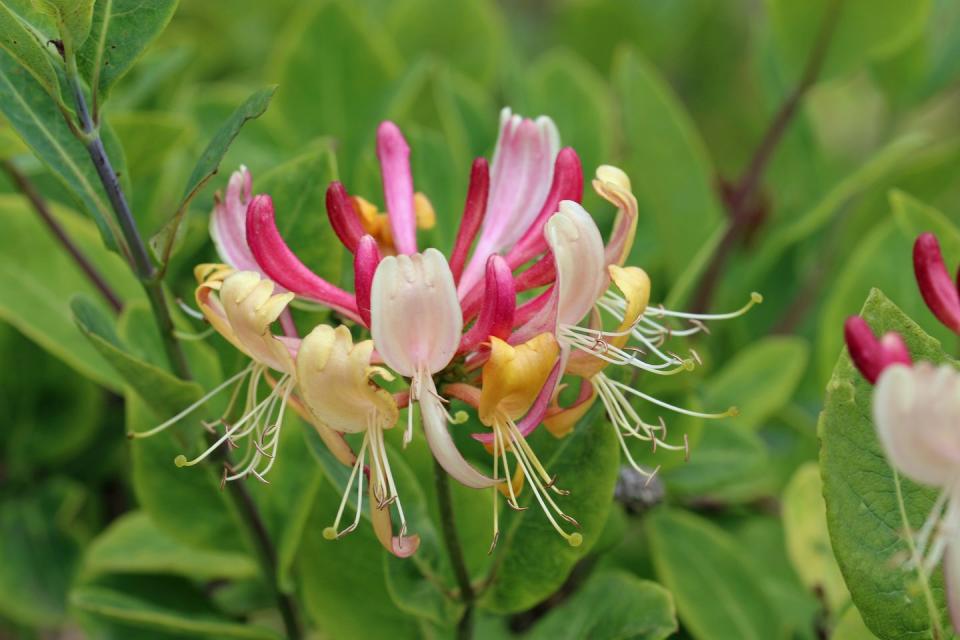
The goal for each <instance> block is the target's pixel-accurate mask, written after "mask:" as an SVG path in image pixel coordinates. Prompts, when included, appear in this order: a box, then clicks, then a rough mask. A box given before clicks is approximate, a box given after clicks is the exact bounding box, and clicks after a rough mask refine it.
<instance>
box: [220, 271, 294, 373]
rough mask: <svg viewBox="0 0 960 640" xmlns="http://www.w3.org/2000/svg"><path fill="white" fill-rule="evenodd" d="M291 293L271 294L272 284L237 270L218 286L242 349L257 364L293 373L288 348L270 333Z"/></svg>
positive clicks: (291, 298) (222, 301) (225, 309)
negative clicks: (271, 326)
mask: <svg viewBox="0 0 960 640" xmlns="http://www.w3.org/2000/svg"><path fill="white" fill-rule="evenodd" d="M293 297H294V295H293V294H292V293H289V292H288V293H282V294H278V295H273V282H271V281H270V280H266V279H263V278H261V277H260V274H259V273H256V272H253V271H237V272H234V273H233V274H231V275H229V276H227V277H226V278H225V279H224V281H223V284H222V285H221V287H220V304H221V305H222V306H223V310H224V313H225V314H226V317H227V320H228V321H229V322H230V327H231V328H232V329H233V332H234V334H235V335H236V339H237V341H238V342H239V343H240V344H241V345H243V348H244V350H245V351H246V352H247V353H248V354H249V355H250V357H251V358H253V359H254V360H255V361H257V362H259V363H260V364H264V365H266V366H268V367H270V368H271V369H274V370H276V371H281V372H283V373H289V374H292V373H293V369H294V367H293V358H291V356H290V352H289V350H288V349H287V347H286V346H285V345H284V344H283V343H282V342H281V341H279V340H277V339H276V337H275V336H274V335H273V334H272V333H271V332H270V325H271V324H272V323H273V322H274V321H275V320H276V319H277V318H278V317H279V316H280V313H281V312H283V310H284V309H285V308H286V306H287V305H288V304H289V303H290V301H291V300H293Z"/></svg>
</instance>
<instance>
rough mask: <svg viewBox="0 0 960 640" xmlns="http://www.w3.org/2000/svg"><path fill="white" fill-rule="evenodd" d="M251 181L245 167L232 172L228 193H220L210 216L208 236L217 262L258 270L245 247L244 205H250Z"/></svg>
mask: <svg viewBox="0 0 960 640" xmlns="http://www.w3.org/2000/svg"><path fill="white" fill-rule="evenodd" d="M250 195H251V178H250V172H249V171H247V168H246V167H244V166H241V167H240V169H239V171H234V172H233V175H231V176H230V181H229V182H228V183H227V192H226V194H225V195H224V196H223V198H222V199H221V198H220V197H219V194H218V195H217V198H216V203H215V204H214V207H213V214H212V215H211V216H210V237H211V238H212V239H213V244H214V246H215V247H216V248H217V254H219V256H220V259H221V260H223V261H224V262H226V263H227V264H229V265H230V266H231V267H233V268H234V269H238V270H242V271H259V270H260V267H259V266H258V265H257V261H256V260H255V259H254V257H253V253H252V252H251V251H250V247H249V246H248V245H247V205H248V204H249V203H250Z"/></svg>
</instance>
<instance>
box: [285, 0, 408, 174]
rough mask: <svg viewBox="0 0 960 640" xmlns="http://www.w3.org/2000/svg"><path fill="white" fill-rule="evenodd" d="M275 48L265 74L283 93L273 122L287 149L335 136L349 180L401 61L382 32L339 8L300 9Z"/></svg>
mask: <svg viewBox="0 0 960 640" xmlns="http://www.w3.org/2000/svg"><path fill="white" fill-rule="evenodd" d="M279 42H281V43H282V46H280V47H278V48H277V56H276V58H275V59H274V61H273V65H272V67H273V71H272V72H271V73H270V74H269V75H270V77H271V78H277V79H278V81H279V84H280V87H281V89H280V93H279V94H278V95H277V108H276V110H275V111H274V113H272V114H271V118H270V122H271V123H272V124H274V125H275V127H276V129H277V130H278V131H280V132H281V134H282V135H284V136H285V138H286V140H287V141H288V142H289V144H290V145H291V146H299V145H300V144H302V141H303V140H312V139H314V138H317V137H320V136H323V135H329V136H333V137H335V138H336V139H337V140H338V146H337V149H338V151H337V155H338V157H339V159H340V164H341V167H342V169H343V171H344V172H345V176H344V177H345V178H346V179H347V180H348V181H349V180H350V178H352V177H353V176H352V175H351V172H352V171H353V170H354V168H355V167H356V164H357V161H358V159H359V157H360V154H361V150H362V148H363V147H364V143H365V142H367V141H371V142H372V141H373V139H374V136H375V134H376V127H377V122H378V120H379V119H380V118H381V117H382V115H383V110H384V109H385V107H386V105H387V101H388V99H389V96H390V90H391V85H392V82H393V80H395V79H396V78H397V77H398V76H399V74H400V69H401V61H400V57H399V54H398V53H397V52H396V50H395V49H394V47H393V43H392V42H391V40H390V37H389V35H388V34H387V33H385V32H384V31H382V30H379V29H377V28H375V27H374V26H373V25H372V24H370V23H369V22H367V21H366V19H365V15H364V12H361V11H356V9H355V7H354V5H353V4H352V3H349V4H348V3H345V2H342V1H332V2H324V3H322V4H321V5H320V6H307V5H304V6H303V8H302V9H300V10H298V11H296V12H295V14H294V15H293V16H291V19H290V22H289V28H288V30H287V31H286V32H285V33H284V34H283V36H282V37H281V38H280V39H279ZM318 78H322V79H323V80H322V81H321V82H318V81H317V79H318Z"/></svg>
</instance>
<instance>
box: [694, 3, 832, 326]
mask: <svg viewBox="0 0 960 640" xmlns="http://www.w3.org/2000/svg"><path fill="white" fill-rule="evenodd" d="M842 6H843V0H833V1H832V2H831V3H830V4H829V5H827V7H826V9H825V12H824V15H823V19H822V21H821V22H820V30H819V32H818V33H817V39H816V41H815V42H814V44H813V47H812V48H811V50H810V56H809V57H808V58H807V62H806V65H805V66H804V69H803V74H802V75H801V76H800V80H799V82H798V83H797V86H796V87H794V89H793V91H791V92H790V93H789V94H788V95H787V98H786V99H785V100H784V102H783V104H782V105H780V109H779V110H778V111H777V113H776V115H775V116H774V118H773V121H772V122H771V123H770V126H769V127H768V128H767V131H766V133H765V134H764V136H763V139H762V140H761V141H760V145H759V146H758V147H757V149H756V150H755V151H754V153H753V157H752V159H751V160H750V164H749V165H748V166H747V169H746V171H745V172H744V174H743V177H741V178H740V180H739V181H738V182H737V185H736V187H735V188H734V189H733V192H732V194H731V195H730V197H729V199H728V200H727V209H728V210H729V213H730V226H729V227H727V231H726V233H725V234H724V236H723V238H722V239H721V240H720V242H719V244H718V245H717V248H716V250H715V251H714V253H713V256H712V257H711V259H710V262H709V263H708V264H707V267H706V269H705V270H704V272H703V276H702V277H701V279H700V284H699V286H698V287H697V291H696V294H695V295H694V299H693V304H692V307H693V309H694V311H697V312H704V311H706V310H707V309H708V307H709V306H710V302H711V300H712V299H713V294H714V292H715V290H716V288H717V285H718V284H719V283H720V279H721V276H722V275H723V271H724V269H725V267H726V263H727V260H728V258H729V257H730V254H731V253H732V252H733V250H734V248H735V247H736V246H737V244H738V243H739V241H740V239H741V238H742V237H743V235H744V234H745V233H746V231H747V230H748V229H749V228H750V225H751V223H752V222H753V219H754V217H755V216H756V215H757V212H756V211H754V210H753V209H752V208H751V206H750V205H751V203H752V202H753V200H754V195H755V194H756V191H757V188H758V187H759V186H760V180H761V178H762V177H763V174H764V172H765V171H766V169H767V167H768V166H769V164H770V161H771V160H772V159H773V154H774V151H776V149H777V145H779V143H780V141H781V140H782V139H783V135H784V134H785V133H786V131H787V128H788V127H789V125H790V122H791V121H792V120H793V117H794V116H795V115H796V113H797V109H799V107H800V103H801V101H802V100H803V97H804V96H805V95H806V94H807V91H809V90H810V87H812V86H813V84H814V83H815V82H816V80H817V77H819V75H820V71H821V68H822V67H823V62H824V60H825V59H826V56H827V52H828V51H829V49H830V39H831V37H832V36H833V30H834V27H836V24H837V19H838V18H839V16H840V9H841V7H842Z"/></svg>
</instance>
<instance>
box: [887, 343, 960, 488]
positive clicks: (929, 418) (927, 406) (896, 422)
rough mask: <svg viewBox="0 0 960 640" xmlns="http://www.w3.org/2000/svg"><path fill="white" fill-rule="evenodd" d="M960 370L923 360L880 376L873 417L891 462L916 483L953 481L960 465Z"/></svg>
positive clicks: (896, 367)
mask: <svg viewBox="0 0 960 640" xmlns="http://www.w3.org/2000/svg"><path fill="white" fill-rule="evenodd" d="M957 416H960V372H957V370H956V369H954V368H953V367H951V366H950V365H946V364H944V365H940V366H938V367H936V366H934V365H932V364H930V363H929V362H919V363H917V364H916V365H914V366H912V367H909V366H906V365H902V364H895V365H893V366H890V367H887V368H886V369H885V370H884V371H883V373H881V374H880V377H879V378H878V379H877V385H876V388H875V390H874V394H873V417H874V424H875V425H876V428H877V435H878V436H879V439H880V443H881V444H882V445H883V449H884V451H885V453H886V454H887V458H888V459H889V460H890V461H891V463H892V464H893V465H894V466H895V467H896V468H897V469H899V470H900V471H901V472H902V473H903V474H904V475H905V476H907V477H909V478H910V479H911V480H914V481H915V482H920V483H923V484H927V485H934V486H952V484H951V483H954V482H955V481H956V470H957V468H958V465H960V431H958V430H957Z"/></svg>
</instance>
